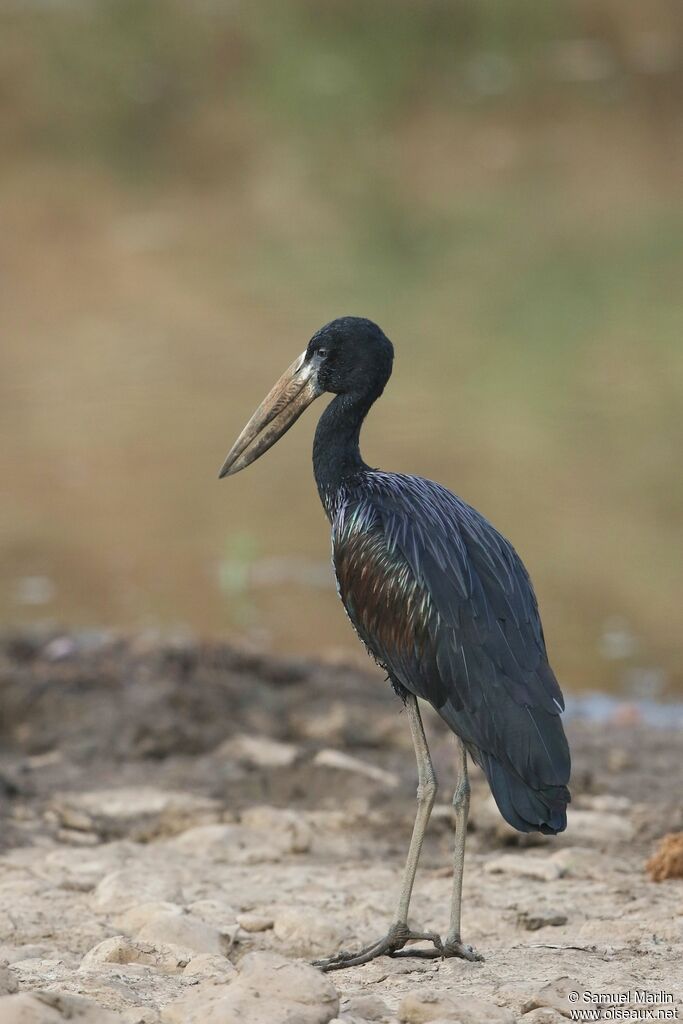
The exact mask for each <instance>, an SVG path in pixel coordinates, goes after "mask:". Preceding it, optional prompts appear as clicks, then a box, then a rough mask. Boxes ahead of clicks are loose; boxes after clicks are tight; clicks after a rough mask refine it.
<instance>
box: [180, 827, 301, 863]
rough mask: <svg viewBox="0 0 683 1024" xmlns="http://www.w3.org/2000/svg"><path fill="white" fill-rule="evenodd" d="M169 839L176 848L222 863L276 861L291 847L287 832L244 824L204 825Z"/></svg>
mask: <svg viewBox="0 0 683 1024" xmlns="http://www.w3.org/2000/svg"><path fill="white" fill-rule="evenodd" d="M169 842H170V844H171V845H172V846H173V847H174V848H175V849H178V850H181V851H183V852H186V853H190V854H193V855H195V856H202V857H206V858H207V859H208V860H212V861H215V862H216V863H218V864H269V863H275V862H276V861H279V860H282V858H283V856H284V855H285V854H286V853H289V852H290V849H291V843H290V840H289V838H288V837H287V836H285V835H284V834H283V833H281V832H280V833H276V834H274V835H268V834H267V833H266V832H264V831H261V830H256V829H252V828H245V827H244V826H243V825H200V826H198V827H197V828H191V829H188V831H187V832H183V834H182V835H180V836H176V837H175V838H174V839H171V840H170V841H169Z"/></svg>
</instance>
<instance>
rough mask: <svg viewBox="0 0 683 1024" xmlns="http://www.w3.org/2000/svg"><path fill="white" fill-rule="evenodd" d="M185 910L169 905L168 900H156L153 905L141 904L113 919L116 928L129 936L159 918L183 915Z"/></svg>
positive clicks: (176, 905)
mask: <svg viewBox="0 0 683 1024" xmlns="http://www.w3.org/2000/svg"><path fill="white" fill-rule="evenodd" d="M182 913H183V908H182V907H181V906H179V905H178V904H177V903H169V902H167V901H166V900H156V901H152V902H151V903H141V904H139V906H137V907H130V908H129V909H128V910H124V912H123V913H122V914H117V915H116V916H115V917H113V918H112V922H113V924H114V926H115V927H116V928H119V929H120V930H121V931H122V932H125V933H126V934H127V935H135V934H136V932H139V931H140V929H141V928H144V926H145V925H146V924H148V923H149V922H150V921H153V920H154V919H155V918H157V917H162V916H168V915H169V914H177V915H179V914H182Z"/></svg>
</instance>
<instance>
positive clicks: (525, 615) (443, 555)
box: [333, 472, 570, 832]
mask: <svg viewBox="0 0 683 1024" xmlns="http://www.w3.org/2000/svg"><path fill="white" fill-rule="evenodd" d="M333 525H334V532H333V542H334V562H335V569H336V573H337V579H338V583H339V591H340V596H341V598H342V600H343V602H344V605H345V607H346V610H347V612H348V614H349V617H350V619H351V621H352V622H353V624H354V626H355V628H356V630H357V632H358V634H359V635H360V637H361V639H362V640H363V641H364V643H365V644H366V646H367V647H368V648H369V649H370V651H371V652H372V654H373V655H374V656H375V658H376V659H377V661H378V662H379V663H380V664H381V665H383V666H384V667H385V668H386V669H387V671H388V672H389V674H390V676H391V677H392V679H394V680H395V681H397V682H398V683H399V684H400V685H401V686H403V687H405V689H406V690H408V691H410V692H411V693H414V694H415V695H416V696H418V697H423V698H424V699H425V700H428V701H429V702H430V703H431V704H432V705H433V706H434V707H435V708H436V710H437V711H438V712H439V714H440V715H441V717H442V718H443V719H444V720H445V721H446V722H447V723H448V725H449V726H450V727H451V728H452V729H453V731H454V732H455V733H457V734H458V735H459V736H460V737H461V738H462V739H463V740H464V741H465V743H466V744H467V746H468V749H469V750H470V752H471V754H472V756H473V757H474V759H475V760H476V761H477V763H479V764H480V765H481V767H482V768H483V769H484V771H485V772H486V774H487V776H488V778H489V782H490V784H491V788H492V790H493V793H494V796H495V797H496V800H497V801H498V805H499V807H500V809H501V811H502V813H503V814H504V816H505V817H506V818H507V820H508V821H510V822H511V823H512V824H513V825H515V827H517V828H520V829H523V830H529V828H534V829H536V828H540V829H541V830H542V831H551V832H555V831H559V830H560V829H561V828H563V827H564V824H565V823H566V816H565V813H564V809H565V806H566V803H567V801H568V799H569V793H568V791H567V790H566V783H567V782H568V779H569V771H570V760H569V749H568V746H567V741H566V738H565V735H564V730H563V729H562V724H561V721H560V717H559V715H560V712H561V711H563V710H564V701H563V698H562V693H561V691H560V688H559V686H558V683H557V680H556V679H555V676H554V674H553V672H552V669H551V668H550V665H549V663H548V656H547V653H546V648H545V641H544V638H543V630H542V627H541V621H540V617H539V614H538V606H537V603H536V598H535V595H534V591H533V587H532V585H531V581H530V579H529V576H528V573H527V572H526V569H525V568H524V565H523V564H522V561H521V559H520V558H519V556H518V555H517V553H516V551H515V550H514V548H513V547H512V545H511V544H510V543H509V542H508V541H507V540H506V539H505V538H504V537H503V536H502V535H501V534H499V533H498V531H497V530H495V529H494V528H493V527H492V526H491V524H490V523H489V522H488V521H487V520H486V519H484V517H483V516H481V515H480V514H479V513H478V512H477V511H476V510H475V509H473V508H471V507H470V506H469V505H467V504H465V502H463V501H461V500H460V499H459V498H457V497H456V496H455V495H454V494H452V493H451V492H450V491H448V490H446V489H445V488H443V487H441V486H439V485H438V484H435V483H432V482H431V481H428V480H422V479H420V478H419V477H410V476H402V475H399V474H390V473H379V472H372V473H368V474H366V475H365V478H364V483H363V487H362V489H358V490H357V491H355V492H350V493H349V494H348V500H347V502H346V504H345V505H344V506H343V507H342V508H341V509H340V511H339V514H338V515H337V517H336V518H335V520H334V524H333ZM528 790H530V791H531V792H528Z"/></svg>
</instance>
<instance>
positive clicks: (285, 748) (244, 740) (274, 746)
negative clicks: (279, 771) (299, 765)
mask: <svg viewBox="0 0 683 1024" xmlns="http://www.w3.org/2000/svg"><path fill="white" fill-rule="evenodd" d="M216 753H217V754H218V755H219V756H225V757H228V758H230V759H231V760H234V761H238V762H239V763H240V764H245V765H251V766H252V767H255V768H288V767H289V766H290V765H292V764H294V762H295V761H296V759H297V758H298V757H299V756H300V750H299V747H296V746H295V745H294V744H293V743H281V742H280V741H279V740H273V739H271V738H270V737H269V736H257V735H253V734H249V733H242V734H241V735H239V736H233V737H232V738H231V739H229V740H226V741H225V742H224V743H221V745H220V747H219V748H218V750H217V751H216Z"/></svg>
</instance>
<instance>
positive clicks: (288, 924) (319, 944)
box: [273, 907, 346, 956]
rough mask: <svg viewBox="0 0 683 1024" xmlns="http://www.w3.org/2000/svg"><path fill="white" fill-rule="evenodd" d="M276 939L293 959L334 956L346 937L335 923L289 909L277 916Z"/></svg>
mask: <svg viewBox="0 0 683 1024" xmlns="http://www.w3.org/2000/svg"><path fill="white" fill-rule="evenodd" d="M273 934H274V935H275V938H276V939H277V940H278V942H280V943H281V944H282V946H283V947H284V950H285V952H287V953H288V954H291V955H293V956H309V955H310V954H312V953H315V954H319V953H320V952H321V950H322V951H323V953H324V954H325V955H327V954H328V953H335V952H336V951H337V950H338V949H339V948H340V947H341V944H342V942H343V941H344V939H345V937H346V932H345V931H344V930H343V929H342V928H340V926H339V925H338V924H337V923H336V921H334V920H332V919H331V918H329V917H326V916H325V914H322V913H320V912H319V911H317V910H311V909H310V908H308V907H289V908H287V909H283V910H280V911H278V912H277V913H276V915H275V923H274V926H273Z"/></svg>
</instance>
